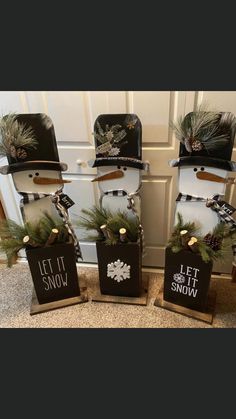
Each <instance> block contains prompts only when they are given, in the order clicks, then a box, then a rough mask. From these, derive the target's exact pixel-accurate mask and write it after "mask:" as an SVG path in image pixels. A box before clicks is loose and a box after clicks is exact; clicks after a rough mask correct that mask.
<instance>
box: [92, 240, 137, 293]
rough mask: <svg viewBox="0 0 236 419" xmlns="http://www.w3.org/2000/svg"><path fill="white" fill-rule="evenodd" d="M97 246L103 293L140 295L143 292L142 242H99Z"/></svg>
mask: <svg viewBox="0 0 236 419" xmlns="http://www.w3.org/2000/svg"><path fill="white" fill-rule="evenodd" d="M96 246H97V257H98V270H99V282H100V290H101V293H102V294H107V295H119V296H126V297H139V296H140V295H141V292H142V271H141V249H140V244H139V243H124V244H122V243H119V244H115V245H106V244H105V243H103V242H97V243H96Z"/></svg>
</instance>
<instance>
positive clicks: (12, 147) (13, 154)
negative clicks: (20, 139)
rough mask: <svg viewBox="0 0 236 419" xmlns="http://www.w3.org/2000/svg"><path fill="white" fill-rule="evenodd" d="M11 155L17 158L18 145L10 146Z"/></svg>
mask: <svg viewBox="0 0 236 419" xmlns="http://www.w3.org/2000/svg"><path fill="white" fill-rule="evenodd" d="M10 155H11V157H13V158H14V159H15V158H16V147H15V146H14V145H13V144H11V146H10Z"/></svg>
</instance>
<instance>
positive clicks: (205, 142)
mask: <svg viewBox="0 0 236 419" xmlns="http://www.w3.org/2000/svg"><path fill="white" fill-rule="evenodd" d="M232 123H233V120H232V115H231V114H230V113H229V114H228V118H227V117H226V118H225V120H224V124H222V121H220V114H219V112H214V111H209V110H208V107H207V105H206V104H205V103H203V104H201V105H200V106H199V107H198V108H197V109H196V111H194V112H191V113H189V114H188V115H186V116H180V117H179V118H178V120H177V122H176V123H174V122H172V123H171V127H172V129H173V130H174V132H175V135H176V138H177V139H178V140H179V141H180V142H181V143H182V144H184V146H185V148H186V150H187V151H188V152H189V153H192V152H193V151H201V150H202V149H203V148H205V149H206V150H207V151H208V152H209V154H210V153H211V151H214V150H216V149H219V148H222V147H224V146H225V145H226V144H227V143H228V140H229V135H230V130H229V126H230V125H231V124H232Z"/></svg>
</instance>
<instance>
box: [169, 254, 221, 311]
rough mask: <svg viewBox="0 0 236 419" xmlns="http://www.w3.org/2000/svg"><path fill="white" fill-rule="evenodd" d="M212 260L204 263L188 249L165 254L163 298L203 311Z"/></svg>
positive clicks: (205, 303)
mask: <svg viewBox="0 0 236 419" xmlns="http://www.w3.org/2000/svg"><path fill="white" fill-rule="evenodd" d="M212 265H213V264H212V262H208V263H205V262H204V261H203V260H202V258H201V256H200V255H199V254H196V253H193V252H192V251H190V250H181V251H180V252H178V253H173V252H172V250H171V249H170V248H169V247H167V248H166V254H165V275H164V300H166V301H169V302H171V303H173V304H177V305H180V306H184V307H188V308H190V309H193V310H198V311H205V309H206V305H207V297H208V290H209V285H210V279H211V271H212Z"/></svg>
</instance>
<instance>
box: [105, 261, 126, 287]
mask: <svg viewBox="0 0 236 419" xmlns="http://www.w3.org/2000/svg"><path fill="white" fill-rule="evenodd" d="M107 276H108V277H110V278H112V279H114V280H115V281H117V282H121V281H124V279H129V278H130V265H127V263H124V262H122V261H120V259H118V260H117V261H116V262H112V263H108V265H107Z"/></svg>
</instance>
